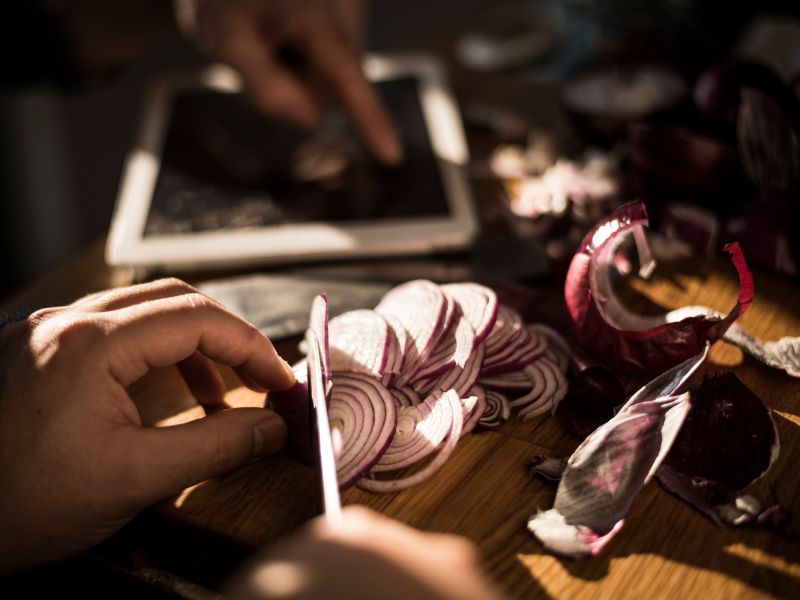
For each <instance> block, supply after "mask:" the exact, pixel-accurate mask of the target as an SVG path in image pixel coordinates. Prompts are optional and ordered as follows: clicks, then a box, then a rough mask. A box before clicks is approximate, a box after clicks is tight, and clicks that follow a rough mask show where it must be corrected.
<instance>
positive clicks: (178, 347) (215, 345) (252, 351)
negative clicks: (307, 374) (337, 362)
mask: <svg viewBox="0 0 800 600" xmlns="http://www.w3.org/2000/svg"><path fill="white" fill-rule="evenodd" d="M105 316H106V318H107V319H108V322H109V332H108V338H109V341H110V344H109V345H108V348H107V352H106V356H107V360H108V361H109V363H108V364H109V369H110V370H111V373H112V375H113V376H114V377H115V378H116V380H117V381H118V382H119V383H120V384H121V385H123V386H124V387H127V386H128V385H130V384H131V383H133V382H134V381H136V380H137V379H139V378H140V377H142V376H143V375H144V374H145V373H146V372H147V371H148V370H149V369H150V368H152V367H163V366H168V365H174V364H176V363H178V362H180V361H182V360H184V359H186V358H189V357H190V356H192V355H193V354H194V353H195V352H196V351H199V352H201V353H202V354H203V355H205V356H207V357H208V358H210V359H212V360H215V361H216V362H218V363H221V364H224V365H228V366H230V367H233V368H234V369H236V370H237V372H240V373H241V374H244V375H245V376H246V377H249V378H250V379H251V380H252V381H254V382H255V383H257V384H258V385H260V386H262V387H264V388H265V389H270V390H283V389H287V388H289V387H291V386H292V385H293V384H294V381H295V379H294V373H293V372H292V370H291V368H290V367H289V365H288V364H287V363H286V361H284V360H283V359H282V358H281V357H280V356H279V355H278V353H277V352H276V351H275V348H274V346H273V345H272V342H270V341H269V339H268V338H267V337H266V336H265V335H264V334H262V333H261V332H260V331H259V330H258V329H256V328H255V327H254V326H253V325H251V324H250V323H248V322H247V321H245V320H243V319H241V318H239V317H237V316H236V315H234V314H233V313H231V312H229V311H228V310H226V309H225V308H224V307H222V306H220V305H219V304H217V303H216V302H214V301H213V300H211V299H210V298H208V297H207V296H204V295H203V294H200V293H196V294H192V293H190V294H183V295H180V296H173V297H170V298H162V299H158V300H152V301H149V302H144V303H142V304H136V305H133V306H129V307H125V308H122V309H119V310H116V311H111V312H108V313H106V315H105Z"/></svg>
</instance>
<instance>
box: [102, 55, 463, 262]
mask: <svg viewBox="0 0 800 600" xmlns="http://www.w3.org/2000/svg"><path fill="white" fill-rule="evenodd" d="M364 70H365V73H366V74H367V76H368V78H369V79H371V80H372V81H382V80H390V79H397V78H401V77H409V76H411V77H414V78H416V79H417V80H418V82H419V90H420V100H421V106H422V111H423V115H424V119H425V123H426V126H427V129H428V132H429V136H430V140H431V146H432V148H433V151H434V154H435V155H436V157H437V160H438V163H439V167H440V173H441V176H442V183H443V186H444V188H445V193H446V195H447V202H448V205H449V211H450V214H449V215H448V216H447V217H418V218H408V219H393V220H391V221H389V220H387V221H380V222H376V221H370V222H365V221H360V222H358V223H355V222H351V223H336V224H328V223H322V222H313V223H305V224H288V225H277V226H271V227H263V228H256V229H247V230H237V231H234V232H225V231H220V232H202V233H187V234H180V235H165V236H159V237H144V235H143V233H144V228H145V224H146V222H147V215H148V212H149V209H150V203H151V199H152V195H153V190H154V188H155V183H156V179H157V177H158V173H159V168H160V166H159V165H160V156H161V151H162V146H163V143H164V137H165V135H166V131H167V127H168V122H169V118H170V114H171V107H172V100H173V97H174V96H175V94H176V93H178V92H179V91H181V90H186V89H198V88H209V89H214V90H218V91H221V92H230V93H233V92H239V91H240V90H241V82H240V79H239V77H238V75H237V74H236V73H235V72H234V71H232V70H231V69H229V68H227V67H224V66H221V65H217V66H213V67H209V68H207V69H205V70H203V71H201V72H197V73H192V74H187V75H181V76H176V77H172V78H169V79H164V80H162V81H160V82H158V83H157V84H155V85H154V86H153V88H152V89H151V91H150V94H149V95H148V97H147V100H146V104H145V111H144V120H143V123H142V126H141V130H140V137H139V140H138V143H137V144H136V146H135V147H134V148H133V149H132V151H131V152H130V153H129V154H128V157H127V159H126V162H125V167H124V169H123V175H122V180H121V184H120V189H119V193H118V197H117V204H116V207H115V209H114V216H113V218H112V222H111V229H110V232H109V237H108V241H107V244H106V261H107V262H108V264H110V265H114V266H133V267H163V268H175V269H180V270H187V269H198V268H206V267H224V266H242V265H247V264H256V263H257V264H265V265H269V264H280V263H287V262H299V261H307V260H327V259H341V258H351V257H352V258H356V257H358V258H361V257H375V256H390V255H402V254H421V253H429V252H435V251H447V250H456V249H462V248H465V247H467V246H468V245H469V244H470V242H471V241H472V239H473V237H474V235H475V234H476V232H477V227H478V225H477V219H476V215H475V210H474V206H473V202H472V195H471V192H470V188H469V185H468V182H467V178H466V174H465V166H466V164H467V161H468V151H467V144H466V139H465V136H464V131H463V127H462V124H461V118H460V115H459V112H458V108H457V105H456V103H455V101H454V99H453V96H452V94H451V93H450V92H449V91H448V89H447V87H446V85H445V78H444V74H443V71H442V68H441V66H440V65H439V63H438V62H436V61H435V60H433V59H431V58H429V57H426V56H421V55H403V56H380V57H378V56H370V57H367V58H366V59H365V61H364Z"/></svg>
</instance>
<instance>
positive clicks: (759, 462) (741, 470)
mask: <svg viewBox="0 0 800 600" xmlns="http://www.w3.org/2000/svg"><path fill="white" fill-rule="evenodd" d="M779 452H780V444H779V442H778V431H777V429H776V428H775V422H774V421H773V419H772V415H771V413H770V410H769V408H767V407H766V406H765V405H764V403H763V402H762V401H761V400H760V399H759V398H758V396H756V395H755V394H754V393H753V392H752V391H750V389H749V388H747V386H745V385H744V384H743V383H742V382H741V381H740V380H739V379H738V378H737V377H736V375H735V374H734V373H732V372H727V373H716V374H711V375H707V376H706V377H705V378H704V379H703V382H702V384H701V385H700V386H699V387H697V388H696V389H695V390H693V391H692V409H691V411H690V412H689V415H688V417H687V418H686V422H685V423H684V425H683V428H682V429H681V432H680V434H679V435H678V437H677V439H676V441H675V444H674V445H673V448H672V450H671V451H670V453H669V455H668V456H667V459H666V460H665V461H664V464H663V465H662V466H661V469H659V471H658V473H657V474H656V475H657V477H658V478H659V481H661V483H662V484H663V485H664V487H665V488H667V490H669V491H670V492H672V493H674V494H675V495H677V496H678V497H680V498H682V499H684V500H685V501H687V502H688V503H689V504H691V505H692V506H694V507H695V508H697V509H699V510H700V511H702V512H703V513H705V514H706V515H708V516H710V517H711V518H712V519H713V520H714V521H716V522H717V523H719V524H728V525H741V524H745V523H747V524H753V523H755V522H756V521H757V519H758V516H759V514H760V513H761V509H760V503H759V504H758V505H757V504H756V503H754V502H750V501H748V499H749V498H750V497H749V496H746V495H745V496H743V495H740V494H739V492H740V491H741V490H743V489H744V488H746V487H747V486H748V485H750V484H751V483H753V482H754V481H756V480H758V479H760V478H761V477H762V476H763V475H764V474H765V473H766V472H767V471H768V470H769V468H770V467H771V466H772V465H773V464H774V462H775V461H776V460H777V458H778V454H779ZM748 507H749V508H751V509H752V512H750V511H748Z"/></svg>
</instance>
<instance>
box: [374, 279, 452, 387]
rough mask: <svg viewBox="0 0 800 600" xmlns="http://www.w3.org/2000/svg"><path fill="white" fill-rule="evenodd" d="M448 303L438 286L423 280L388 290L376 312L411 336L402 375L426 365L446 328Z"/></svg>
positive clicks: (406, 349)
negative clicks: (394, 320) (400, 326)
mask: <svg viewBox="0 0 800 600" xmlns="http://www.w3.org/2000/svg"><path fill="white" fill-rule="evenodd" d="M448 305H449V304H448V300H447V297H446V296H445V295H444V293H443V292H442V291H441V290H440V289H439V286H437V285H436V284H435V283H432V282H430V281H427V280H424V279H418V280H415V281H409V282H408V283H404V284H402V285H399V286H397V287H396V288H393V289H391V290H389V291H388V292H387V293H386V294H385V295H384V296H383V298H382V299H381V301H380V303H379V304H378V306H376V307H375V310H376V312H378V313H380V314H381V315H383V316H384V317H387V318H389V317H393V318H394V319H396V320H397V321H398V322H399V323H400V325H402V327H403V328H404V329H405V330H406V332H407V333H408V338H407V340H408V345H407V347H406V348H405V352H404V353H405V358H404V360H403V372H404V373H406V372H411V370H412V369H416V368H418V366H419V365H420V364H424V363H425V361H426V359H427V358H428V356H430V353H431V351H432V350H433V348H434V346H435V345H436V342H437V341H438V340H439V338H440V337H441V335H442V332H443V329H444V327H445V326H446V325H447V323H446V321H445V319H446V317H447V309H448Z"/></svg>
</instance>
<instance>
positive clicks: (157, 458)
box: [128, 408, 286, 504]
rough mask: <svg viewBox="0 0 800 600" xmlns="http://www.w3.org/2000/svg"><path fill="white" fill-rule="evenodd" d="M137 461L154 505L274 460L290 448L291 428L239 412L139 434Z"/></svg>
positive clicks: (140, 481) (256, 411) (254, 412)
mask: <svg viewBox="0 0 800 600" xmlns="http://www.w3.org/2000/svg"><path fill="white" fill-rule="evenodd" d="M134 433H135V435H136V439H135V442H134V443H132V444H130V445H129V446H128V447H129V448H131V454H132V456H131V460H132V461H133V462H134V465H133V467H134V472H135V473H136V474H137V478H136V484H137V487H138V488H139V490H137V493H136V494H135V495H136V496H137V497H138V498H140V499H141V500H142V501H143V502H144V503H145V504H152V503H153V502H157V501H158V500H161V499H163V498H165V497H167V496H171V495H174V494H177V493H179V492H181V491H182V490H183V489H185V488H187V487H189V486H191V485H194V484H196V483H200V482H201V481H205V480H206V479H209V478H211V477H216V476H218V475H222V474H224V473H227V472H229V471H232V470H233V469H236V468H237V467H240V466H242V465H243V464H244V463H245V462H247V461H248V460H250V459H251V458H253V457H256V456H262V455H267V454H274V453H275V452H278V451H279V450H281V449H282V448H283V447H284V445H285V443H286V424H285V423H284V422H283V419H281V418H280V416H278V415H277V414H276V413H275V412H273V411H271V410H269V409H264V408H234V409H230V410H224V411H221V412H217V413H214V414H212V415H209V416H207V417H203V418H202V419H197V420H195V421H191V422H189V423H186V424H183V425H174V426H171V427H163V428H142V429H137V430H136V431H135V432H134Z"/></svg>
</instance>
